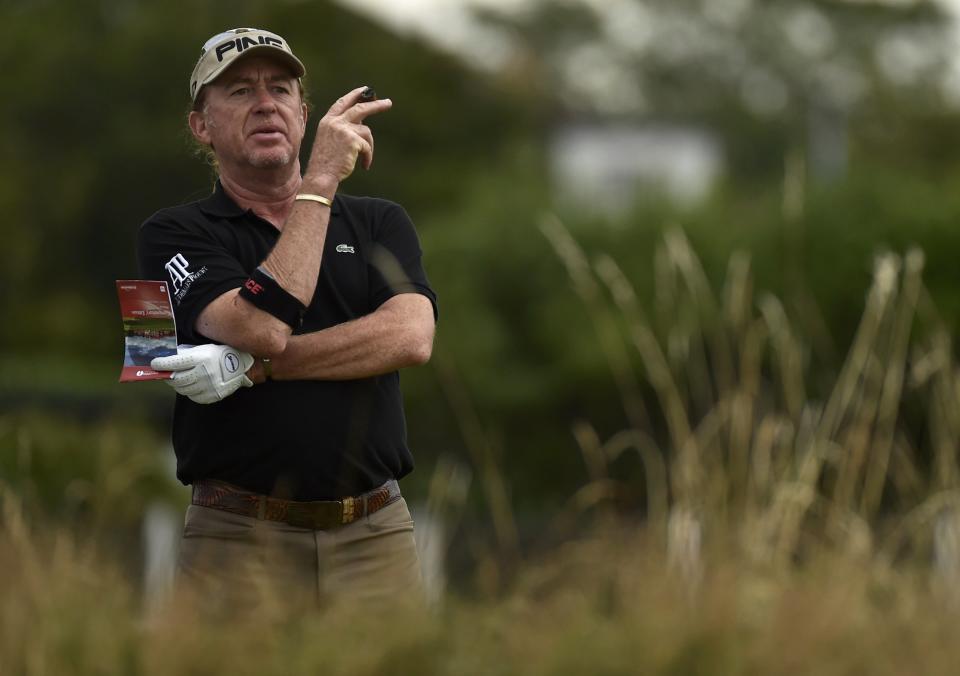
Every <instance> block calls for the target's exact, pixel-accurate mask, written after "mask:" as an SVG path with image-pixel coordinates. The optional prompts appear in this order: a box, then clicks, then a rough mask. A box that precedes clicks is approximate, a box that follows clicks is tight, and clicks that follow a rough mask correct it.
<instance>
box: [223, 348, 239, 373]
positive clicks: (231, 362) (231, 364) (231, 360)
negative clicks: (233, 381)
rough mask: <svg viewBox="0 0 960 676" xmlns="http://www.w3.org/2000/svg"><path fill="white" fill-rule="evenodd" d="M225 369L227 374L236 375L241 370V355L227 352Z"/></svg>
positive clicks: (224, 363) (224, 361)
mask: <svg viewBox="0 0 960 676" xmlns="http://www.w3.org/2000/svg"><path fill="white" fill-rule="evenodd" d="M223 367H224V368H225V369H226V370H227V373H236V372H237V369H239V368H240V355H238V354H237V353H236V352H227V353H226V354H224V355H223Z"/></svg>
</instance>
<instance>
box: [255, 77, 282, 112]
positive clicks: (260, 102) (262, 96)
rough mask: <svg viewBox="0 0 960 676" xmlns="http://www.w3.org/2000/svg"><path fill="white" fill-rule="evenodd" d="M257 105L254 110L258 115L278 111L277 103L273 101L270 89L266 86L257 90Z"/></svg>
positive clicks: (261, 86)
mask: <svg viewBox="0 0 960 676" xmlns="http://www.w3.org/2000/svg"><path fill="white" fill-rule="evenodd" d="M256 95H257V99H256V105H255V106H254V110H255V111H256V112H258V113H272V112H273V111H275V110H276V109H277V103H276V101H274V100H273V96H271V95H270V90H269V88H267V87H265V86H264V85H262V84H261V85H260V86H258V87H257V88H256Z"/></svg>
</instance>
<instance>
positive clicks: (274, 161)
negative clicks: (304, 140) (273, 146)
mask: <svg viewBox="0 0 960 676" xmlns="http://www.w3.org/2000/svg"><path fill="white" fill-rule="evenodd" d="M292 159H293V152H292V151H289V150H280V149H277V150H269V151H266V152H259V153H258V152H252V153H249V154H248V156H247V161H248V162H249V163H250V166H251V167H253V168H254V169H280V168H281V167H285V166H287V165H289V164H290V162H291V160H292Z"/></svg>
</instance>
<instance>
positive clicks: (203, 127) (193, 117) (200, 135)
mask: <svg viewBox="0 0 960 676" xmlns="http://www.w3.org/2000/svg"><path fill="white" fill-rule="evenodd" d="M187 124H189V125H190V132H191V133H192V134H193V138H195V139H197V141H199V142H200V143H202V144H203V145H206V146H208V145H210V128H209V125H208V124H207V117H206V115H204V114H203V113H202V112H200V111H197V110H191V111H190V114H189V115H188V116H187Z"/></svg>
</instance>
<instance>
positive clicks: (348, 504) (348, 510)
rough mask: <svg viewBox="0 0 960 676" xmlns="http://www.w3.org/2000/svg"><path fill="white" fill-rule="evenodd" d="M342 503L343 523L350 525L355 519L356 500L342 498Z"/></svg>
mask: <svg viewBox="0 0 960 676" xmlns="http://www.w3.org/2000/svg"><path fill="white" fill-rule="evenodd" d="M342 502H343V523H352V522H353V520H354V518H356V514H355V512H356V510H357V505H356V503H357V499H356V498H344V499H343V500H342Z"/></svg>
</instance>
